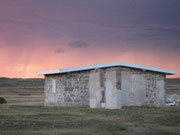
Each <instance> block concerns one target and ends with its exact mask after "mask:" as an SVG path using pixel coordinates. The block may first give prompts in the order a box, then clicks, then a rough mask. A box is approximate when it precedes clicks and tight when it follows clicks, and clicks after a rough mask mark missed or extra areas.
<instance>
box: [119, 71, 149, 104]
mask: <svg viewBox="0 0 180 135" xmlns="http://www.w3.org/2000/svg"><path fill="white" fill-rule="evenodd" d="M145 84H146V83H145V78H144V77H143V76H142V75H140V74H131V73H130V72H128V71H122V101H121V102H122V105H125V106H141V105H144V104H145V96H146V89H145V87H146V86H145Z"/></svg>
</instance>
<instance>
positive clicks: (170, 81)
mask: <svg viewBox="0 0 180 135" xmlns="http://www.w3.org/2000/svg"><path fill="white" fill-rule="evenodd" d="M166 92H167V93H168V94H180V78H167V79H166Z"/></svg>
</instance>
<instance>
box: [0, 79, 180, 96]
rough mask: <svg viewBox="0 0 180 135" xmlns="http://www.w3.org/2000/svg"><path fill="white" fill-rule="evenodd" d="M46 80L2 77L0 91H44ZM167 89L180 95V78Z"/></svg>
mask: <svg viewBox="0 0 180 135" xmlns="http://www.w3.org/2000/svg"><path fill="white" fill-rule="evenodd" d="M43 89H44V79H40V78H28V79H23V78H6V77H0V90H43ZM166 89H167V92H168V93H173V92H175V93H179V94H180V78H167V79H166Z"/></svg>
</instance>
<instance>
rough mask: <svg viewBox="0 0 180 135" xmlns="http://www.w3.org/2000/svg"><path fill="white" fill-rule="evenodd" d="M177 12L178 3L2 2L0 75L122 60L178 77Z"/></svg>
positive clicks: (179, 24)
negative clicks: (155, 68)
mask: <svg viewBox="0 0 180 135" xmlns="http://www.w3.org/2000/svg"><path fill="white" fill-rule="evenodd" d="M179 7H180V1H179V0H172V1H169V0H158V1H156V0H151V1H149V0H138V1H136V2H135V1H133V0H123V1H119V0H111V1H109V0H91V1H90V0H89V1H88V0H68V1H67V0H53V1H49V0H31V1H24V0H13V1H11V0H2V1H0V76H4V77H26V78H27V77H37V76H36V72H38V71H42V70H51V69H59V68H67V67H76V66H83V65H91V64H100V63H106V62H118V61H123V62H129V63H135V64H142V65H148V66H154V67H160V68H167V69H172V70H176V71H177V72H178V74H177V75H176V76H172V77H180V75H179V73H180V18H179V14H180V8H179ZM40 77H42V76H40Z"/></svg>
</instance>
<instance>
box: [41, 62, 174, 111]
mask: <svg viewBox="0 0 180 135" xmlns="http://www.w3.org/2000/svg"><path fill="white" fill-rule="evenodd" d="M173 74H176V72H175V71H171V70H167V69H160V68H153V67H149V66H142V65H136V64H130V63H124V62H117V63H106V64H98V65H92V66H83V67H77V68H66V69H58V70H51V71H41V72H37V75H45V87H44V90H45V92H44V93H45V106H90V107H91V108H109V109H118V108H121V107H122V106H163V105H164V104H165V78H166V75H173Z"/></svg>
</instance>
